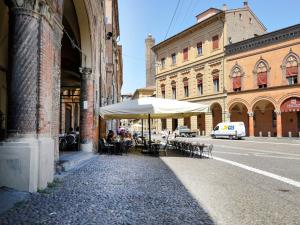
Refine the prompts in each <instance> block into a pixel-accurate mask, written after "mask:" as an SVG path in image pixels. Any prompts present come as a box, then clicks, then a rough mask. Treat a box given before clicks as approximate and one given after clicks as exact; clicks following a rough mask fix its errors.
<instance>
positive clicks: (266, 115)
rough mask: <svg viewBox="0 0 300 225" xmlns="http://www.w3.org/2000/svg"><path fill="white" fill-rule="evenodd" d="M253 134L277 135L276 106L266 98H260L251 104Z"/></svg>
mask: <svg viewBox="0 0 300 225" xmlns="http://www.w3.org/2000/svg"><path fill="white" fill-rule="evenodd" d="M252 111H253V121H254V124H253V126H254V136H264V137H267V136H272V137H274V136H275V137H276V136H277V129H276V127H277V122H276V107H275V105H274V104H273V103H272V102H271V101H269V100H267V99H260V100H259V101H257V102H255V103H254V104H253V106H252Z"/></svg>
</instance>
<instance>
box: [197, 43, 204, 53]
mask: <svg viewBox="0 0 300 225" xmlns="http://www.w3.org/2000/svg"><path fill="white" fill-rule="evenodd" d="M200 45H201V48H200ZM199 49H201V53H200V54H199ZM202 55H203V42H202V41H199V42H198V43H197V56H202Z"/></svg>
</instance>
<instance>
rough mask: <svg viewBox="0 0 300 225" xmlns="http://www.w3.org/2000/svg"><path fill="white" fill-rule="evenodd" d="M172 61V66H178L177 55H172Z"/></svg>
mask: <svg viewBox="0 0 300 225" xmlns="http://www.w3.org/2000/svg"><path fill="white" fill-rule="evenodd" d="M171 59H172V65H176V63H177V57H176V53H172V54H171ZM174 59H175V60H174Z"/></svg>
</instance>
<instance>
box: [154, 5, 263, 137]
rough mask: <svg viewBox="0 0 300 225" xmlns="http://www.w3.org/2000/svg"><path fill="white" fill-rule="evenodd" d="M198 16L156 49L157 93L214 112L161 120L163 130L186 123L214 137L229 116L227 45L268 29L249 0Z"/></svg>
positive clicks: (171, 129) (159, 126)
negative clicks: (193, 21)
mask: <svg viewBox="0 0 300 225" xmlns="http://www.w3.org/2000/svg"><path fill="white" fill-rule="evenodd" d="M196 19H197V23H196V24H195V25H193V26H191V27H189V28H187V29H186V30H183V31H182V32H180V33H178V34H176V35H174V36H172V37H170V38H168V39H166V40H164V41H162V42H160V43H158V44H157V45H155V46H154V47H153V50H154V52H155V54H156V60H157V64H158V65H159V66H158V68H157V71H156V91H157V96H158V97H163V98H173V99H178V100H186V101H191V102H197V103H203V104H207V105H208V106H209V109H210V110H209V113H206V114H205V115H204V114H202V115H199V116H198V117H196V116H193V117H191V118H190V117H186V118H180V119H178V120H177V119H171V118H170V119H167V120H161V121H160V122H159V125H158V130H161V129H168V130H170V131H173V130H175V129H176V127H177V126H178V125H187V126H188V127H190V128H191V129H192V130H198V131H199V132H200V133H201V134H202V135H209V134H210V132H211V130H212V128H213V127H214V126H215V125H216V124H217V123H219V122H221V121H227V120H229V117H228V112H227V99H226V97H227V93H226V88H225V86H224V84H225V83H226V77H225V74H226V71H225V51H224V50H225V48H224V47H225V45H227V44H229V43H235V42H238V41H241V40H244V39H248V38H251V37H253V36H254V35H261V34H264V33H265V31H266V28H265V27H264V25H263V24H262V23H261V22H260V21H259V19H258V18H257V17H256V16H255V14H254V13H253V12H252V11H251V9H250V7H249V6H248V4H247V2H245V3H244V6H243V7H242V8H238V9H231V10H227V8H226V6H225V5H224V7H223V9H222V10H220V9H215V8H210V9H208V10H206V11H205V12H202V13H200V14H199V15H198V16H197V17H196Z"/></svg>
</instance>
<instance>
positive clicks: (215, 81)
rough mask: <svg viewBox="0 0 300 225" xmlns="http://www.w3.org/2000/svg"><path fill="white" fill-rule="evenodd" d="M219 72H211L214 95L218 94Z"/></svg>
mask: <svg viewBox="0 0 300 225" xmlns="http://www.w3.org/2000/svg"><path fill="white" fill-rule="evenodd" d="M219 72H220V71H219V70H217V69H215V70H213V71H212V78H213V84H214V93H218V92H219V89H220V87H219V86H220V85H219Z"/></svg>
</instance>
